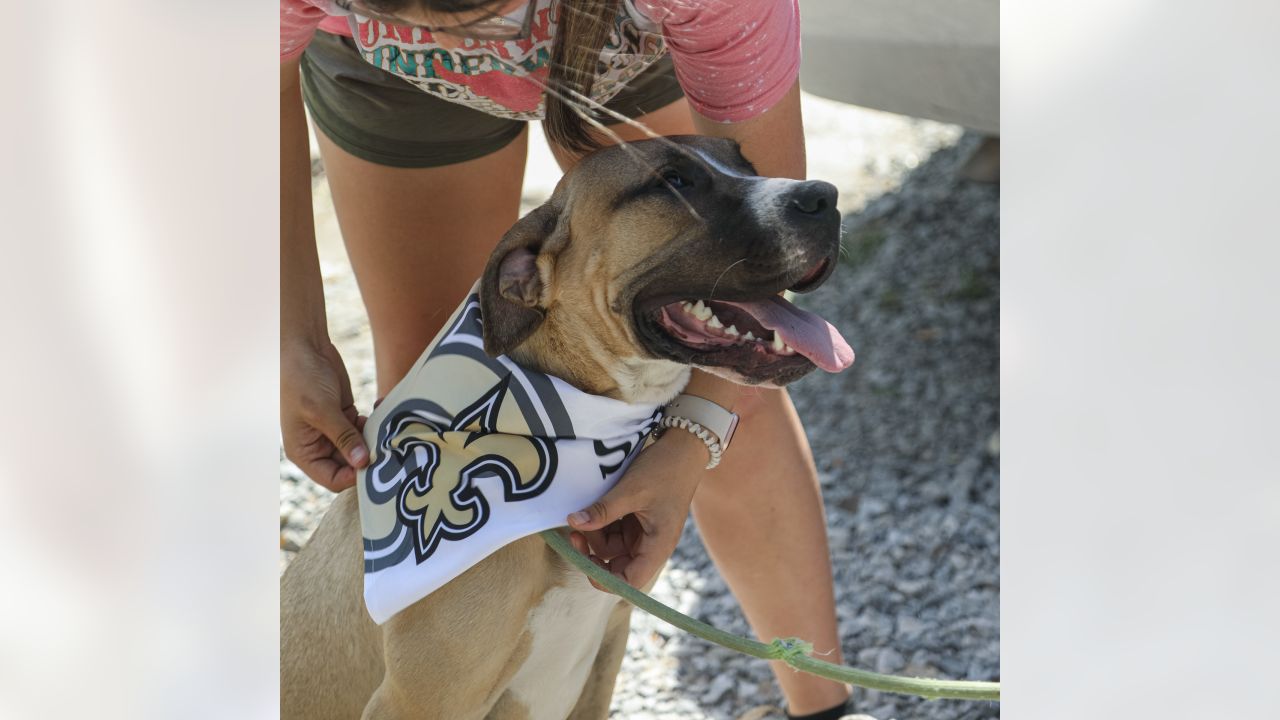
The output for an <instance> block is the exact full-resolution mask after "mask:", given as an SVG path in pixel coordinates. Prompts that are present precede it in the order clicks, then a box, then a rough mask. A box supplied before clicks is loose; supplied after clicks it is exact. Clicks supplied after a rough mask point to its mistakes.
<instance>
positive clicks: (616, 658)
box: [568, 602, 631, 720]
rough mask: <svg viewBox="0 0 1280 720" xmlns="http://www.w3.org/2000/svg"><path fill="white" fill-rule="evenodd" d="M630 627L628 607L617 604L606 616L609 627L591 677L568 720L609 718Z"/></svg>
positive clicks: (624, 604) (592, 667) (623, 604)
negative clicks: (610, 703)
mask: <svg viewBox="0 0 1280 720" xmlns="http://www.w3.org/2000/svg"><path fill="white" fill-rule="evenodd" d="M630 627H631V605H629V604H628V603H625V602H620V603H618V606H617V607H616V608H614V610H613V613H612V614H611V615H609V625H608V627H607V628H605V631H604V641H603V642H601V643H600V651H599V652H598V653H596V660H595V663H594V664H593V665H592V666H591V675H590V676H588V677H587V684H586V686H585V687H583V688H582V695H581V696H579V697H578V702H577V704H576V705H574V706H573V712H571V713H569V717H568V720H603V719H604V718H607V717H609V701H610V700H612V699H613V686H614V683H615V682H616V681H617V679H618V670H619V669H620V668H621V667H622V658H623V656H624V655H625V654H626V651H627V637H628V635H629V631H630Z"/></svg>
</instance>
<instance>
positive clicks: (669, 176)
mask: <svg viewBox="0 0 1280 720" xmlns="http://www.w3.org/2000/svg"><path fill="white" fill-rule="evenodd" d="M662 179H663V180H665V181H666V182H667V184H669V185H670V186H671V187H673V188H675V189H677V190H679V189H681V188H686V187H689V184H690V183H689V181H688V180H685V179H684V176H683V175H681V174H680V172H679V171H677V170H671V169H667V170H663V171H662Z"/></svg>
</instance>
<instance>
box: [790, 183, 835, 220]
mask: <svg viewBox="0 0 1280 720" xmlns="http://www.w3.org/2000/svg"><path fill="white" fill-rule="evenodd" d="M837 195H839V191H837V190H836V186H835V185H832V184H831V183H828V182H822V181H821V180H810V181H809V182H806V183H801V184H800V185H798V186H796V189H795V190H792V191H791V198H790V199H789V201H788V203H787V204H788V206H789V207H790V208H791V209H792V210H795V211H796V212H800V213H803V214H805V215H819V214H821V213H823V212H825V211H827V210H829V209H834V208H835V206H836V196H837Z"/></svg>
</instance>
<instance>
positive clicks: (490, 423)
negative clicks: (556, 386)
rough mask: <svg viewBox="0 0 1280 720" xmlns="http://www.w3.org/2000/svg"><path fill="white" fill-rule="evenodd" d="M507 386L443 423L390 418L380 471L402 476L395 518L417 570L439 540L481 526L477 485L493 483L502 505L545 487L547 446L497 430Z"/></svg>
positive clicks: (551, 451) (550, 451) (484, 510)
mask: <svg viewBox="0 0 1280 720" xmlns="http://www.w3.org/2000/svg"><path fill="white" fill-rule="evenodd" d="M510 381H511V376H510V375H507V376H504V377H503V379H502V380H501V381H499V382H498V384H496V385H494V386H493V387H492V388H491V389H490V390H489V391H488V392H486V393H485V394H484V396H483V397H481V398H480V399H479V400H477V401H476V402H475V403H473V404H472V405H470V406H468V407H467V408H466V409H464V410H462V411H461V412H459V413H458V414H457V415H455V416H454V418H453V420H452V421H451V422H449V423H447V424H445V423H441V422H437V421H435V420H433V419H431V418H429V417H427V416H425V415H423V414H420V413H415V412H405V413H403V414H402V416H400V417H393V418H391V421H390V423H389V426H390V427H392V428H394V432H393V434H392V435H391V436H390V437H389V438H388V439H387V445H386V449H387V451H388V452H389V453H391V456H392V457H391V458H390V459H391V462H390V463H389V464H388V467H387V468H386V469H387V470H388V471H390V472H393V473H397V472H403V473H404V478H405V480H404V484H403V486H402V487H401V489H400V492H399V494H398V496H397V498H396V513H397V515H398V516H399V518H400V520H401V522H403V523H404V524H405V525H407V526H408V527H409V529H410V531H411V535H412V537H413V547H414V552H415V554H416V556H417V558H418V562H419V563H421V562H423V561H425V560H426V559H427V558H429V557H431V555H432V553H434V552H435V551H436V547H437V546H438V545H439V544H440V541H441V540H461V539H463V538H465V537H468V536H470V535H472V534H474V533H475V532H476V531H478V530H479V529H480V528H481V527H483V526H484V524H485V522H487V521H488V519H489V503H488V501H486V500H485V497H484V494H483V493H482V492H480V490H479V489H478V488H477V487H476V481H477V480H480V479H484V478H497V479H498V480H499V481H500V483H501V485H502V492H503V497H504V499H505V500H506V501H507V502H513V501H519V500H527V499H529V498H533V497H537V496H538V495H540V494H542V492H543V491H544V490H546V489H547V488H548V487H549V486H550V484H551V478H552V477H553V476H554V475H555V471H556V463H557V460H556V448H555V444H554V442H553V441H552V440H549V439H544V438H539V437H530V436H526V435H510V434H504V433H501V432H499V431H498V415H499V413H500V412H501V410H502V401H503V399H504V398H505V397H506V395H507V386H508V384H509V383H510Z"/></svg>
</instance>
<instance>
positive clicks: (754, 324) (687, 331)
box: [658, 295, 853, 373]
mask: <svg viewBox="0 0 1280 720" xmlns="http://www.w3.org/2000/svg"><path fill="white" fill-rule="evenodd" d="M660 312H661V314H660V315H659V316H658V324H659V325H661V326H662V329H663V330H666V331H667V333H668V334H670V335H671V336H672V337H673V338H675V339H676V340H677V341H679V342H680V343H681V344H682V345H685V346H687V347H689V348H692V349H694V350H700V351H703V352H715V351H721V352H723V351H726V350H729V351H733V350H735V349H736V350H737V351H738V352H743V353H756V354H759V355H760V356H762V357H760V358H758V359H757V363H758V361H759V360H767V359H769V358H787V357H793V356H796V355H799V356H802V357H804V358H807V359H808V360H809V361H810V362H812V363H813V364H814V365H816V366H818V367H820V368H822V369H823V370H826V371H827V372H833V373H834V372H840V371H841V370H844V369H845V368H847V367H849V366H850V365H852V364H853V349H852V348H850V347H849V343H848V342H846V341H845V339H844V337H842V336H841V335H840V331H839V330H836V328H835V326H833V325H832V324H831V323H829V322H827V321H826V320H824V319H822V318H821V317H819V316H818V315H816V314H814V313H811V312H809V311H807V310H802V309H801V308H798V307H796V306H795V305H793V304H792V303H790V302H787V301H786V300H785V299H783V298H782V297H781V296H777V295H774V296H770V297H768V298H766V299H763V300H754V301H749V302H733V301H727V300H708V301H703V300H697V301H694V302H690V301H688V300H684V301H680V302H673V303H670V304H668V305H664V306H662V308H661V311H660ZM752 364H756V363H752Z"/></svg>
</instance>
